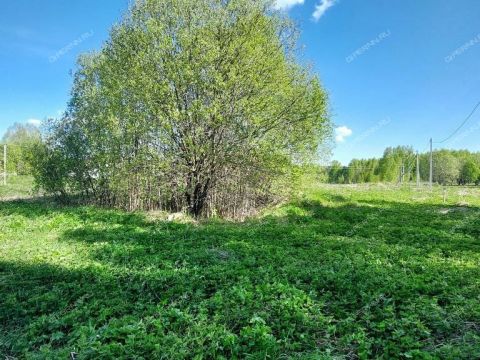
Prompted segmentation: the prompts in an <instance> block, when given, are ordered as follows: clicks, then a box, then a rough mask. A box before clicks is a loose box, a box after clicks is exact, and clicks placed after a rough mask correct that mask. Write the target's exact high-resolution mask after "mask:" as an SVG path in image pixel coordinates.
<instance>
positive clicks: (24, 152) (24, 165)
mask: <svg viewBox="0 0 480 360" xmlns="http://www.w3.org/2000/svg"><path fill="white" fill-rule="evenodd" d="M40 142H41V135H40V130H39V129H38V128H37V127H35V126H33V125H29V124H19V123H16V124H14V125H12V126H11V127H10V128H8V130H7V132H6V133H5V135H4V136H3V138H2V143H3V144H6V145H7V146H8V147H7V152H8V158H7V159H8V161H7V167H8V168H7V171H8V172H10V173H16V174H18V175H29V174H31V172H32V168H31V165H30V158H31V155H32V147H33V146H34V145H35V144H38V143H40Z"/></svg>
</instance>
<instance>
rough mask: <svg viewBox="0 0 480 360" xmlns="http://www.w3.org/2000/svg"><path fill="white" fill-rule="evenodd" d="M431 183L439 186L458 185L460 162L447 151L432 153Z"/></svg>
mask: <svg viewBox="0 0 480 360" xmlns="http://www.w3.org/2000/svg"><path fill="white" fill-rule="evenodd" d="M433 161H434V171H433V181H435V182H437V183H439V184H441V185H452V184H456V183H458V180H459V178H460V161H459V160H458V159H457V158H456V157H455V156H454V155H452V154H451V153H449V152H448V151H444V150H442V151H438V152H435V153H434V158H433Z"/></svg>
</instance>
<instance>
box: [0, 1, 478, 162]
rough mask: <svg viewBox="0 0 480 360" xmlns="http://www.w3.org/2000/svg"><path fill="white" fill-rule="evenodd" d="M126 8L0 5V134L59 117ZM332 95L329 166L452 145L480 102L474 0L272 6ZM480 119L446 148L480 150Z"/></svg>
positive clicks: (112, 4)
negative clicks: (289, 22) (285, 18)
mask: <svg viewBox="0 0 480 360" xmlns="http://www.w3.org/2000/svg"><path fill="white" fill-rule="evenodd" d="M127 6H128V0H104V1H98V0H71V1H65V0H45V1H41V2H40V1H34V0H16V1H2V3H1V4H0V134H1V133H3V132H4V131H5V130H6V129H7V127H8V126H10V125H11V124H13V123H14V122H26V121H29V120H30V121H31V122H36V121H35V120H43V119H44V118H46V117H50V116H57V115H58V113H59V112H61V111H62V110H63V109H65V105H66V103H67V101H68V98H69V92H70V87H71V83H72V77H71V71H72V70H74V69H75V60H76V58H77V56H78V54H80V53H82V52H85V51H90V50H95V49H98V48H100V47H101V45H102V43H103V42H104V41H105V40H106V39H107V37H108V32H109V29H110V27H111V26H112V25H113V24H114V23H115V22H116V21H118V19H120V17H121V15H122V13H123V12H124V11H125V10H126V9H127ZM278 6H279V7H282V8H283V9H284V10H285V11H288V12H289V13H290V15H291V16H292V17H293V18H294V19H296V20H297V22H298V23H299V25H300V27H301V29H302V36H301V42H302V43H303V44H304V45H305V50H304V55H303V61H305V62H308V63H311V64H312V65H313V67H314V70H315V71H316V72H317V73H318V74H319V76H320V78H321V79H322V81H323V84H324V86H325V87H326V89H327V91H328V93H329V96H330V107H331V114H332V118H333V120H334V122H335V124H336V126H337V127H338V130H337V135H338V142H337V144H336V148H335V150H334V156H333V158H334V159H337V160H340V161H341V162H343V163H348V161H349V160H350V159H351V158H353V157H372V156H380V155H381V154H382V152H383V150H384V148H385V147H387V146H396V145H412V146H413V147H414V148H415V149H417V150H419V151H422V150H425V148H426V146H427V142H428V139H429V138H430V137H433V138H434V140H441V139H443V138H445V137H447V136H448V135H449V134H450V133H451V132H452V131H454V130H455V129H456V127H457V126H458V125H459V123H461V121H462V120H463V119H464V118H465V117H466V116H467V115H468V114H469V113H470V111H471V110H472V108H473V107H474V105H475V104H476V103H477V102H478V101H480V61H479V60H480V23H479V21H478V20H479V19H480V1H478V0H456V1H452V0H421V1H419V0H363V1H362V0H337V1H333V0H303V1H302V0H278ZM479 135H480V111H479V112H478V113H476V114H475V115H474V116H473V117H472V118H471V119H470V121H469V122H468V123H467V124H466V125H465V127H464V128H462V129H461V130H460V131H459V133H458V134H457V135H456V136H454V137H453V138H452V140H451V141H449V142H447V143H445V144H443V145H442V146H445V147H448V148H457V149H458V148H467V149H470V150H472V151H480V141H479V139H480V136H479Z"/></svg>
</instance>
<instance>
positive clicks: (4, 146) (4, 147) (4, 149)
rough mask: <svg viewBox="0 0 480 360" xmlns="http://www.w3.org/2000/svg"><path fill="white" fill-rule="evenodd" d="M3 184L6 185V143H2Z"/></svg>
mask: <svg viewBox="0 0 480 360" xmlns="http://www.w3.org/2000/svg"><path fill="white" fill-rule="evenodd" d="M3 185H7V145H6V144H5V145H3Z"/></svg>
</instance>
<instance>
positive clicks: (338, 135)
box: [335, 126, 353, 142]
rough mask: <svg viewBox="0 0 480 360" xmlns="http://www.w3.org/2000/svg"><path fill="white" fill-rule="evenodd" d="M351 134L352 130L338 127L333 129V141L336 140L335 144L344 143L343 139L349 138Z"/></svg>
mask: <svg viewBox="0 0 480 360" xmlns="http://www.w3.org/2000/svg"><path fill="white" fill-rule="evenodd" d="M352 134H353V131H352V129H350V128H348V127H347V126H339V127H337V128H336V129H335V140H337V142H344V141H345V138H347V137H349V136H351V135H352Z"/></svg>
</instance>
